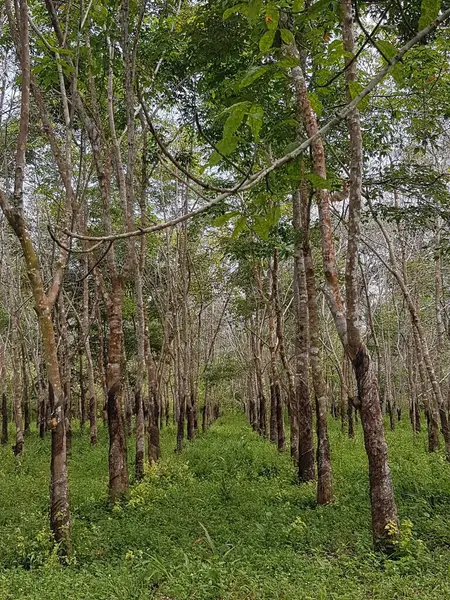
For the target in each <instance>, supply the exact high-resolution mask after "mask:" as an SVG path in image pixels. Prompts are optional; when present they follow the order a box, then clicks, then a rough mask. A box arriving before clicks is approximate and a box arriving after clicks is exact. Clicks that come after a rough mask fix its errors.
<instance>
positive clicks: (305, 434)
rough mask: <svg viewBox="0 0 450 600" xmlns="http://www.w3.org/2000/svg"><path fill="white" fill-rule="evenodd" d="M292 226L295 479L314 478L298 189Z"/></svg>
mask: <svg viewBox="0 0 450 600" xmlns="http://www.w3.org/2000/svg"><path fill="white" fill-rule="evenodd" d="M292 208H293V226H294V235H295V240H294V244H295V246H294V314H295V365H296V371H295V396H296V411H297V422H298V439H299V444H298V477H299V481H300V482H306V481H311V480H313V479H314V477H315V468H314V442H313V426H312V409H311V400H310V396H309V385H308V293H307V288H306V273H305V262H304V255H303V233H304V232H303V228H302V221H301V219H302V199H301V190H297V191H296V192H294V194H293V196H292Z"/></svg>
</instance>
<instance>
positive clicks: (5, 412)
mask: <svg viewBox="0 0 450 600" xmlns="http://www.w3.org/2000/svg"><path fill="white" fill-rule="evenodd" d="M1 443H2V446H5V445H6V444H7V443H8V404H7V401H6V394H5V392H2V441H1Z"/></svg>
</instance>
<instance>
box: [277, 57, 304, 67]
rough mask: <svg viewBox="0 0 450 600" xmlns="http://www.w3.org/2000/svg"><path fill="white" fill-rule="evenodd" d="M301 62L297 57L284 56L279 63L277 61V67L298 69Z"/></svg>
mask: <svg viewBox="0 0 450 600" xmlns="http://www.w3.org/2000/svg"><path fill="white" fill-rule="evenodd" d="M299 64H300V61H299V59H298V58H295V56H284V57H283V58H281V59H280V60H279V61H277V63H276V65H277V67H280V68H281V69H292V68H293V67H298V65H299Z"/></svg>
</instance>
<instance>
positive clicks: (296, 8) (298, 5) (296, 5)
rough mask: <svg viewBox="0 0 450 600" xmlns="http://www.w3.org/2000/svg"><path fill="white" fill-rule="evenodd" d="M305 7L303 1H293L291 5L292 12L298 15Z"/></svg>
mask: <svg viewBox="0 0 450 600" xmlns="http://www.w3.org/2000/svg"><path fill="white" fill-rule="evenodd" d="M304 6H305V0H294V1H293V3H292V12H294V13H299V12H300V11H302V10H303V7H304Z"/></svg>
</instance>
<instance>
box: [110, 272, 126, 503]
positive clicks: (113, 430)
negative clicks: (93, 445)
mask: <svg viewBox="0 0 450 600" xmlns="http://www.w3.org/2000/svg"><path fill="white" fill-rule="evenodd" d="M111 285H112V289H111V293H110V296H109V298H108V306H107V309H108V322H109V339H108V367H107V385H108V429H109V454H108V463H109V498H110V500H111V501H112V502H116V501H117V500H119V499H120V498H122V496H123V495H124V494H125V492H126V491H127V489H128V465H127V445H126V440H125V423H124V414H123V408H122V402H121V396H122V381H121V362H122V301H123V288H122V282H121V281H120V280H119V279H118V278H117V277H114V278H113V279H112V282H111Z"/></svg>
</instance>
